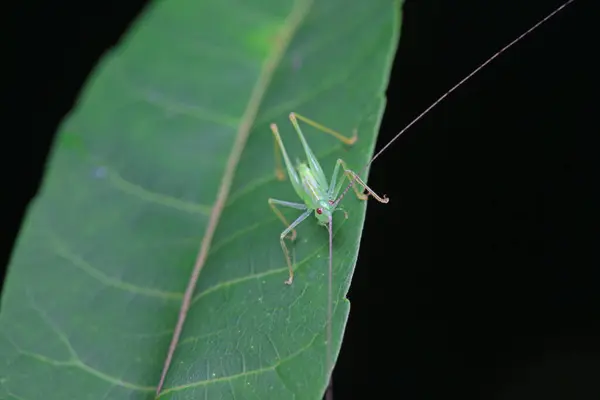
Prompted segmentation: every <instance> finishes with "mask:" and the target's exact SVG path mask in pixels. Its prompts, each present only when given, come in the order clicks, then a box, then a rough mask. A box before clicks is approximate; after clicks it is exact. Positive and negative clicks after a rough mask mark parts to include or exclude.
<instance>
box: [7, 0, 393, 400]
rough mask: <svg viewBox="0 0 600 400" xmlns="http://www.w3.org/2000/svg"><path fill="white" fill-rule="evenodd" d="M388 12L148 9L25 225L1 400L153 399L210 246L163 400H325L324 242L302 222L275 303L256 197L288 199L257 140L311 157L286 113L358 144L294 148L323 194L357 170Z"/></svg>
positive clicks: (12, 284)
mask: <svg viewBox="0 0 600 400" xmlns="http://www.w3.org/2000/svg"><path fill="white" fill-rule="evenodd" d="M399 7H400V4H399V2H398V1H394V0H370V1H351V2H349V1H344V0H329V1H309V0H297V1H296V2H292V1H291V0H285V1H284V0H262V1H258V0H257V1H254V2H246V1H233V0H226V1H197V0H164V1H157V2H155V3H154V4H153V5H152V6H151V7H150V8H149V9H147V10H146V12H145V13H144V14H143V15H142V16H141V17H140V18H139V20H138V21H137V23H136V24H135V25H134V26H133V28H132V29H131V31H130V32H129V34H128V35H127V36H126V37H125V38H124V40H123V41H122V43H121V44H120V45H119V46H118V47H117V48H116V49H114V50H113V51H112V52H110V53H109V54H107V55H105V57H104V58H103V60H102V62H100V63H99V65H98V66H97V68H96V70H95V72H94V73H93V75H92V76H91V77H90V79H89V82H88V83H87V84H86V86H85V88H84V90H83V91H82V94H81V96H80V99H79V102H78V104H77V105H76V107H75V109H74V110H73V111H72V113H71V115H69V117H68V118H67V119H66V120H65V122H64V123H63V124H62V125H61V127H60V131H59V133H58V135H57V138H56V140H55V143H54V147H53V152H52V156H51V159H50V162H49V164H48V168H47V171H46V175H45V179H44V182H43V186H42V188H41V190H40V194H39V196H38V197H37V198H36V199H35V201H34V202H33V204H32V205H31V206H30V208H29V211H28V214H27V216H26V219H25V221H24V222H23V226H22V229H21V232H20V234H19V237H18V241H17V244H16V247H15V249H14V251H13V254H12V259H11V261H10V265H9V273H8V276H7V281H6V283H5V289H4V292H3V293H2V303H1V306H2V308H1V313H0V398H3V399H4V398H12V399H27V400H34V399H35V400H37V399H61V400H65V399H77V400H85V399H93V400H98V399H152V398H154V397H155V391H156V386H157V384H158V382H159V379H160V375H161V370H162V368H163V364H164V362H165V358H166V355H167V352H168V347H169V343H170V341H171V338H172V336H173V331H174V328H175V325H176V321H177V318H178V313H179V310H180V307H181V301H182V298H183V295H184V291H185V289H186V286H187V285H188V282H189V280H190V275H191V273H192V270H193V268H194V264H195V262H196V259H197V255H198V251H199V248H200V246H201V243H205V244H206V246H207V247H206V248H207V250H208V252H207V257H206V260H205V262H203V263H202V264H203V267H202V270H201V273H200V277H199V279H198V283H197V286H196V288H195V292H194V296H193V301H192V304H191V307H190V309H189V312H188V313H187V319H186V321H185V325H184V328H183V331H182V334H181V337H180V339H179V342H178V344H177V347H176V350H175V352H174V355H173V360H172V363H171V365H170V369H169V372H168V375H167V377H166V381H165V385H164V388H163V392H162V393H161V395H160V396H159V397H160V398H161V399H277V400H283V399H318V398H319V397H320V395H321V393H322V392H323V390H324V388H325V384H326V382H325V364H326V346H325V343H324V342H325V336H324V334H325V324H326V319H327V314H326V311H327V303H326V301H327V251H328V250H327V231H326V230H325V229H323V228H322V227H319V226H317V224H316V221H315V220H314V219H313V218H312V217H311V218H310V219H308V220H307V222H305V223H304V224H302V226H301V227H300V229H299V230H298V239H297V241H296V244H295V245H294V246H293V248H294V256H295V259H296V264H297V269H296V276H295V281H294V284H293V285H292V286H286V285H284V283H283V282H284V280H285V279H286V278H287V269H286V264H285V259H284V256H283V253H282V251H281V248H280V246H279V234H280V232H281V231H282V230H283V228H284V227H283V225H282V224H281V222H280V221H279V220H278V219H277V218H276V216H275V215H274V214H273V213H272V212H271V210H270V209H269V207H268V205H267V198H268V197H275V198H279V199H286V200H290V201H297V200H298V199H296V198H295V195H294V192H293V190H292V187H291V185H290V183H289V182H280V181H277V180H276V178H275V174H274V160H273V139H272V137H271V133H270V131H269V123H271V122H276V123H277V124H278V125H279V127H280V130H281V133H282V135H283V140H284V141H285V143H286V147H287V148H288V151H289V152H290V155H291V156H292V157H293V158H295V157H296V156H299V157H301V156H302V155H303V153H302V151H301V147H300V144H299V142H298V139H297V136H296V135H295V133H294V132H293V129H292V127H291V125H289V121H288V120H287V115H288V114H289V112H291V111H296V112H299V113H301V114H303V115H306V116H308V117H310V118H313V119H315V120H317V121H319V122H322V123H323V124H326V125H328V126H330V127H332V128H334V129H336V130H339V131H341V132H344V133H346V134H350V133H352V131H353V130H354V129H357V130H358V133H359V140H358V142H357V143H356V145H355V146H354V147H352V148H345V147H344V146H343V145H341V144H340V143H339V142H338V141H336V140H335V139H334V138H332V137H329V136H327V135H323V134H319V133H317V131H315V130H314V129H312V128H310V127H306V128H304V132H305V134H306V135H307V138H308V140H309V142H310V144H311V147H312V148H313V150H314V151H315V153H316V154H317V156H318V157H319V159H320V160H322V161H321V163H322V165H323V167H324V168H325V170H326V173H327V175H328V176H329V174H330V173H331V171H332V169H333V166H334V163H335V160H336V159H337V158H338V157H342V158H344V160H346V161H347V162H348V163H349V166H350V167H351V168H354V169H360V168H362V166H363V165H364V164H365V163H366V162H367V161H368V159H369V157H370V156H371V154H372V152H373V147H374V143H375V138H376V132H377V129H378V126H379V122H380V118H381V115H382V112H383V107H384V90H385V87H386V84H387V79H388V74H389V69H390V65H391V61H392V56H393V52H394V50H395V47H396V43H397V40H398V32H399V24H400V8H399ZM228 169H229V171H230V172H231V174H229V173H228ZM344 204H345V207H346V209H347V210H348V212H349V215H350V218H349V219H348V220H344V219H343V216H340V215H338V216H336V219H335V220H334V221H335V224H334V231H335V237H334V298H335V302H334V307H335V316H334V336H335V346H334V350H335V354H337V352H338V351H339V346H340V344H341V337H342V335H343V329H344V324H345V321H346V319H347V315H348V311H349V303H348V301H347V300H345V299H344V296H345V294H346V293H347V290H348V286H349V284H350V278H351V275H352V271H353V268H354V265H355V262H356V257H357V253H358V246H359V241H360V234H361V230H362V226H363V221H364V217H365V208H366V205H365V203H361V202H359V201H358V200H357V199H356V198H355V197H354V196H347V197H346V198H345V200H344ZM289 212H290V214H287V215H289V216H290V218H291V217H294V216H296V215H297V213H294V210H291V211H289ZM215 216H218V219H215V221H213V222H217V223H216V224H215V225H213V224H212V222H211V221H212V219H211V218H213V219H214V217H215ZM212 226H214V227H215V228H216V229H215V230H214V236H213V237H212V238H210V235H208V237H207V233H210V232H211V231H212ZM209 239H212V240H209Z"/></svg>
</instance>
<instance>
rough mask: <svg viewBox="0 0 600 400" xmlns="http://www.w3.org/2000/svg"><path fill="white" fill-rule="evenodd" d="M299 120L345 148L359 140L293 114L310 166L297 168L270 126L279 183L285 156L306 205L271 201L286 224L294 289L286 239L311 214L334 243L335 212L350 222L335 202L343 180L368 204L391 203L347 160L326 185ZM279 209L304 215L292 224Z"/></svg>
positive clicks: (293, 235) (340, 162) (283, 235)
mask: <svg viewBox="0 0 600 400" xmlns="http://www.w3.org/2000/svg"><path fill="white" fill-rule="evenodd" d="M298 120H301V121H303V122H305V123H307V124H309V125H311V126H313V127H315V128H317V129H318V130H320V131H321V132H324V133H327V134H330V135H332V136H334V137H335V138H336V139H338V140H340V141H341V142H343V143H344V144H347V145H352V144H354V142H356V140H357V139H358V136H357V135H354V136H353V137H351V138H348V137H346V136H343V135H342V134H340V133H338V132H336V131H334V130H332V129H329V128H327V127H325V126H323V125H321V124H319V123H317V122H315V121H312V120H310V119H308V118H306V117H303V116H302V115H300V114H296V113H291V114H290V121H291V122H292V125H293V126H294V129H295V130H296V133H298V137H299V138H300V142H301V143H302V147H303V148H304V153H305V155H306V160H307V162H306V163H305V162H300V163H298V165H296V167H294V165H293V164H292V162H291V161H290V158H289V156H288V154H287V151H286V150H285V146H284V144H283V141H282V140H281V135H280V134H279V129H278V128H277V125H276V124H271V131H272V132H273V137H274V138H275V160H276V162H277V166H276V175H277V177H278V178H279V179H281V180H283V179H285V174H284V171H283V168H282V166H281V157H282V156H283V161H284V163H285V167H286V170H287V174H288V175H289V177H290V181H291V182H292V186H293V187H294V191H295V192H296V194H297V195H298V197H300V198H301V199H302V201H303V202H304V203H293V202H289V201H283V200H277V199H269V205H270V206H271V208H272V209H273V212H274V213H275V214H276V215H277V217H278V218H279V219H280V220H281V221H282V222H283V223H284V224H285V226H286V227H287V228H286V229H285V230H284V231H283V232H282V233H281V235H280V237H279V240H280V243H281V248H282V250H283V253H284V254H285V258H286V261H287V265H288V269H289V277H288V279H287V280H286V281H285V283H286V284H287V285H291V284H292V281H293V280H294V269H293V266H292V262H291V260H290V255H289V251H288V249H287V246H286V244H285V238H286V237H287V236H288V235H291V236H290V239H291V240H292V241H293V240H294V239H295V238H296V230H295V228H296V226H298V225H299V224H300V223H301V222H303V221H304V220H305V219H306V218H308V216H309V215H310V214H311V213H313V212H314V213H315V217H316V218H317V221H318V223H319V224H320V225H322V226H325V227H328V229H329V236H330V240H331V235H332V230H331V229H332V227H331V224H332V218H333V213H334V212H335V211H342V212H344V215H345V216H346V218H348V214H347V213H346V212H345V211H344V209H343V208H341V207H339V206H338V202H336V199H337V196H338V194H339V193H340V190H341V189H342V185H343V183H344V179H343V178H344V177H347V178H348V180H349V181H350V182H352V180H353V179H356V181H357V182H358V183H359V184H360V185H361V186H362V187H363V188H364V189H365V190H366V191H367V194H363V193H361V192H360V191H359V190H358V189H357V188H356V186H353V188H354V191H355V193H356V197H358V198H359V199H360V200H367V198H368V197H369V195H372V196H373V197H374V198H375V199H377V201H379V202H380V203H387V202H388V201H389V199H388V198H387V197H385V195H384V196H383V197H380V196H379V195H377V193H375V192H374V191H373V190H371V188H369V187H368V186H367V185H366V184H365V183H364V182H363V181H362V179H360V177H359V176H358V175H357V174H356V173H355V172H353V171H351V170H350V169H348V167H347V165H346V163H345V162H344V160H342V159H341V158H339V159H338V160H337V162H336V164H335V168H334V170H333V175H332V177H331V181H330V182H329V184H328V183H327V178H326V177H325V174H324V173H323V168H321V165H320V164H319V161H318V160H317V157H315V155H314V153H313V152H312V150H311V148H310V146H309V145H308V142H307V141H306V138H305V137H304V135H303V133H302V129H300V125H299V124H298ZM340 167H342V168H343V171H340ZM340 173H342V174H343V175H342V177H341V179H339V181H338V178H339V175H340ZM277 206H282V207H290V208H295V209H297V210H302V211H304V212H303V213H302V214H301V215H300V216H299V217H298V218H297V219H296V220H295V221H294V222H292V223H291V224H290V223H288V221H287V220H286V219H285V217H284V216H283V214H282V213H281V211H279V209H278V208H277Z"/></svg>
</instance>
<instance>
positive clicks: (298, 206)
mask: <svg viewBox="0 0 600 400" xmlns="http://www.w3.org/2000/svg"><path fill="white" fill-rule="evenodd" d="M269 206H270V207H271V210H273V212H274V213H275V215H277V218H279V220H280V221H281V222H283V224H284V225H285V226H286V227H287V226H290V223H289V222H287V219H285V217H284V216H283V214H282V213H281V211H279V209H278V208H277V206H283V207H289V208H295V209H296V210H306V205H304V204H302V203H294V202H291V201H284V200H277V199H272V198H270V199H269ZM291 233H292V234H291V236H290V240H291V241H294V240H295V239H296V230H295V229H292V230H291Z"/></svg>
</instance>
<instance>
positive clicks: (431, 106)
mask: <svg viewBox="0 0 600 400" xmlns="http://www.w3.org/2000/svg"><path fill="white" fill-rule="evenodd" d="M573 1H575V0H567V1H566V2H565V3H564V4H563V5H561V6H560V7H558V8H557V9H556V10H554V11H553V12H551V13H550V14H548V15H547V16H546V17H545V18H543V19H541V20H540V21H538V22H537V23H536V24H535V25H533V26H532V27H531V28H529V29H528V30H526V31H525V32H524V33H522V34H521V35H520V36H519V37H517V38H516V39H515V40H513V41H512V42H510V43H509V44H507V45H506V46H504V47H503V48H501V49H500V50H498V51H497V52H496V53H495V54H494V55H493V56H491V57H490V58H488V59H487V60H486V61H485V62H484V63H482V64H481V65H479V66H478V67H477V68H475V70H473V72H471V73H470V74H469V75H467V76H466V77H464V78H463V79H462V80H461V81H460V82H458V83H457V84H456V85H454V86H453V87H452V88H451V89H450V90H448V91H447V92H446V93H444V94H443V95H441V96H440V97H439V98H438V99H437V100H436V101H435V102H433V104H432V105H430V106H429V107H427V108H426V109H425V111H423V112H422V113H421V114H419V115H418V116H417V117H416V118H415V119H413V120H412V121H411V122H410V123H409V124H408V125H406V126H405V127H404V129H402V130H401V131H400V132H398V133H397V134H396V136H394V137H393V138H392V139H391V140H390V141H389V142H388V143H387V144H386V145H385V146H383V148H382V149H381V150H379V151H378V152H377V153H376V154H375V155H374V156H373V158H371V160H370V161H369V162H368V163H367V164H366V165H365V166H364V167H363V169H362V170H361V171H360V173H359V174H358V175H355V177H354V178H353V179H352V180H351V181H350V183H349V184H348V186H347V187H346V188H345V189H344V191H343V192H342V194H341V195H340V197H338V199H337V200H336V202H335V206H337V205H338V203H339V202H340V201H341V200H342V199H343V198H344V196H345V195H346V193H347V192H348V190H349V189H350V188H351V187H352V185H354V182H355V181H356V177H357V176H359V175H362V174H363V172H365V171H366V169H367V168H368V167H369V165H371V164H372V163H373V161H375V160H376V159H377V157H379V156H380V155H381V154H382V153H383V152H384V151H385V150H387V148H388V147H390V146H391V144H392V143H394V142H395V141H396V140H397V139H398V138H399V137H400V135H402V134H403V133H404V132H406V131H407V130H408V129H409V128H410V127H411V126H413V125H414V124H415V123H416V122H417V121H419V120H420V119H421V118H423V117H424V116H425V115H426V114H427V113H428V112H429V111H431V110H432V109H433V108H434V107H435V106H437V105H438V104H439V103H440V102H441V101H442V100H444V99H445V98H446V97H447V96H448V95H449V94H450V93H452V92H454V91H455V90H456V89H458V88H459V87H460V86H461V85H462V84H463V83H465V82H466V81H468V80H469V79H471V77H473V75H475V74H476V73H478V72H479V71H481V70H482V69H483V68H484V67H485V66H486V65H488V64H489V63H490V62H492V61H493V60H494V59H495V58H496V57H498V56H499V55H500V54H502V53H504V52H505V51H506V50H508V49H509V48H511V47H512V46H513V45H514V44H516V43H517V42H519V41H520V40H521V39H523V38H524V37H525V36H527V35H529V34H530V33H531V32H533V31H534V30H536V29H537V28H538V27H539V26H540V25H542V24H543V23H544V22H546V21H548V20H549V19H550V18H552V17H553V16H554V15H556V14H557V13H559V12H560V11H562V9H563V8H565V7H566V6H568V5H569V4H571V3H572V2H573Z"/></svg>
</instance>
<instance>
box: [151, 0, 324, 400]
mask: <svg viewBox="0 0 600 400" xmlns="http://www.w3.org/2000/svg"><path fill="white" fill-rule="evenodd" d="M312 2H313V0H297V1H296V2H295V3H294V6H293V8H292V11H291V12H290V14H289V15H288V17H287V18H286V21H285V23H284V24H283V27H282V29H281V31H280V33H279V34H278V35H277V37H276V38H275V45H274V47H273V50H272V51H271V53H270V55H269V57H267V59H266V62H265V64H264V66H263V68H262V71H261V74H260V76H259V79H258V81H257V82H256V85H255V86H254V88H253V89H252V93H251V95H250V100H249V101H248V106H247V107H246V110H245V111H244V115H243V117H242V120H241V123H240V125H239V127H238V131H237V134H236V139H235V142H234V144H233V147H232V149H231V152H230V155H229V158H228V160H227V164H226V166H225V171H224V173H223V177H222V178H221V183H220V185H219V190H218V194H217V199H216V201H215V203H214V206H213V208H212V211H211V213H210V216H209V221H208V225H207V227H206V231H205V233H204V237H203V238H202V242H201V243H200V250H199V251H198V256H197V258H196V262H195V263H194V268H193V270H192V274H191V276H190V280H189V282H188V285H187V287H186V290H185V294H184V297H183V300H182V304H181V309H180V311H179V315H178V320H177V324H176V326H175V331H174V333H173V338H172V340H171V343H170V345H169V350H168V353H167V357H166V359H165V362H164V365H163V370H162V373H161V377H160V381H159V384H158V386H157V389H156V394H157V395H159V394H160V392H161V390H162V386H163V384H164V381H165V378H166V375H167V372H168V370H169V366H170V365H171V362H172V359H173V354H174V353H175V349H176V348H177V344H178V342H179V337H180V335H181V331H182V330H183V324H184V322H185V319H186V316H187V312H188V310H189V307H190V304H191V300H192V296H193V294H194V291H195V288H196V284H197V282H198V277H199V276H200V271H201V270H202V267H203V266H204V264H205V262H206V258H207V256H208V253H209V250H210V246H211V243H212V239H213V236H214V233H215V231H216V228H217V225H218V223H219V219H220V217H221V214H222V212H223V209H224V208H225V205H226V202H227V199H228V196H229V190H230V189H231V185H232V183H233V178H234V175H235V170H236V168H237V165H238V163H239V161H240V158H241V155H242V152H243V150H244V148H245V145H246V141H247V139H248V136H249V134H250V130H251V128H252V125H253V124H254V121H255V120H256V115H257V114H258V110H259V108H260V105H261V103H262V100H263V98H264V95H265V93H266V91H267V88H268V87H269V84H270V83H271V80H272V77H273V74H274V72H275V70H276V69H277V66H278V65H279V63H280V61H281V58H282V57H283V55H284V54H285V52H286V50H287V47H288V46H289V44H290V42H291V39H292V38H293V36H294V34H295V32H296V31H297V30H298V28H299V26H300V25H301V23H302V21H303V20H304V18H305V17H306V15H307V14H308V11H309V10H310V7H311V5H312Z"/></svg>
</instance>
